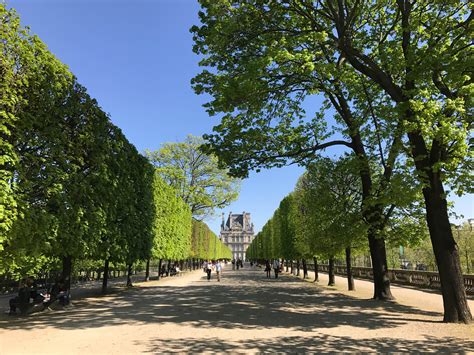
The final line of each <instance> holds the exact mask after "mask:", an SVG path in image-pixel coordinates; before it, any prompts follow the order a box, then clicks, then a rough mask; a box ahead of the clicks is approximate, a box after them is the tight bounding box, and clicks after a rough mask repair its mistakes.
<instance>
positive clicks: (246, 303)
mask: <svg viewBox="0 0 474 355" xmlns="http://www.w3.org/2000/svg"><path fill="white" fill-rule="evenodd" d="M310 276H311V275H310ZM326 280H327V279H326V276H325V275H321V281H320V284H325V283H326V282H327V281H326ZM337 283H338V286H337V287H335V288H327V287H324V286H320V285H316V284H314V283H311V282H307V281H303V280H301V279H299V278H296V277H294V276H292V275H289V274H283V275H281V276H280V277H279V278H278V279H266V278H265V275H264V272H263V271H262V270H261V269H257V268H253V269H250V268H248V267H245V268H244V269H241V270H239V271H232V270H229V268H227V269H226V270H224V273H223V279H222V281H221V282H217V281H216V280H215V278H213V280H211V281H210V282H208V281H207V280H205V274H204V273H203V272H202V271H194V272H190V273H187V274H185V275H183V276H181V277H173V278H165V279H162V280H160V281H151V282H148V283H141V284H136V287H134V288H133V289H130V290H116V291H115V293H114V294H113V295H108V296H103V297H101V296H88V297H84V298H82V299H76V300H75V301H74V303H73V306H71V307H68V308H67V309H65V310H57V311H48V312H43V313H37V314H33V315H31V316H29V317H25V318H12V317H7V316H5V315H2V316H1V317H0V353H2V354H14V353H48V354H55V353H62V354H78V353H82V354H131V353H143V352H154V353H156V352H292V353H295V352H309V351H311V352H340V351H348V352H356V351H364V352H365V351H377V352H391V351H407V352H408V351H409V352H429V351H443V352H450V353H451V352H458V353H459V352H461V353H462V352H474V325H462V324H443V323H442V322H441V319H442V304H441V297H440V296H439V295H438V294H435V293H431V292H422V291H417V290H412V289H406V288H400V287H394V290H393V293H394V295H395V297H397V303H395V302H389V303H386V302H385V303H384V302H378V301H373V300H370V299H369V298H370V296H371V284H370V282H366V281H359V280H357V281H356V287H357V291H356V292H350V293H349V292H348V291H343V290H342V289H343V288H344V287H345V284H344V279H342V278H338V279H337ZM338 287H339V288H340V289H338ZM470 305H471V310H473V311H474V302H473V301H470Z"/></svg>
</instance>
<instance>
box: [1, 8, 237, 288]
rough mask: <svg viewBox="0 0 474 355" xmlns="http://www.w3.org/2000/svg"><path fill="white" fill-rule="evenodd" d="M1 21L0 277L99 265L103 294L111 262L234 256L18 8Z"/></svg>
mask: <svg viewBox="0 0 474 355" xmlns="http://www.w3.org/2000/svg"><path fill="white" fill-rule="evenodd" d="M0 19H1V21H0V33H1V38H2V40H1V41H0V45H1V50H0V56H1V58H0V80H1V85H0V154H1V155H0V185H1V188H0V274H3V275H7V276H8V277H15V278H16V277H19V276H25V275H35V274H37V273H39V272H40V271H44V270H59V269H60V270H62V277H63V278H64V279H65V280H70V278H71V272H72V270H73V261H75V260H79V261H80V264H81V265H85V264H87V263H86V262H85V260H88V261H90V262H91V263H90V265H97V263H98V262H101V264H102V265H103V267H102V269H103V275H104V283H103V289H104V291H105V289H106V287H107V276H108V274H109V273H108V269H109V263H114V264H123V265H127V266H128V269H129V275H130V273H131V269H132V265H133V264H134V263H136V262H137V261H139V260H150V259H152V258H153V259H160V260H162V259H172V260H183V259H186V258H190V257H193V256H195V257H206V258H207V257H209V256H210V254H209V252H207V253H206V252H202V251H201V249H199V248H198V249H193V248H192V246H193V243H197V244H199V243H201V244H202V243H204V244H205V243H208V244H209V243H212V242H214V244H215V245H214V249H213V250H214V254H213V256H215V257H217V256H222V257H224V256H225V255H227V254H228V251H227V250H225V248H224V247H223V246H222V245H221V243H220V241H215V240H214V239H213V237H211V236H209V233H207V234H206V233H204V234H203V233H200V232H199V231H201V230H202V229H203V227H202V226H201V225H198V224H196V227H195V228H194V229H195V230H196V232H195V233H193V228H192V226H193V224H192V214H191V209H190V206H189V205H188V204H187V203H186V202H185V201H183V199H182V198H181V197H180V195H179V193H178V191H177V190H176V189H175V188H174V187H172V186H170V185H169V184H168V183H167V182H165V180H164V179H163V177H162V176H161V175H160V174H159V172H157V171H155V168H154V166H153V165H152V164H151V163H150V162H149V161H148V159H147V158H145V157H143V156H142V155H140V154H139V153H138V152H137V150H136V149H135V147H134V146H133V145H132V144H131V143H130V142H129V141H128V140H127V139H126V137H125V136H124V135H123V133H122V132H121V131H120V129H119V128H118V127H116V126H115V125H113V124H112V123H111V121H110V119H109V117H108V116H107V114H106V113H104V111H103V110H102V109H101V108H100V106H99V105H98V103H97V102H96V101H95V100H94V99H92V98H91V97H90V96H89V95H88V94H87V91H86V89H85V88H84V87H83V86H81V85H80V84H79V83H78V82H77V79H76V78H75V77H74V75H73V74H72V73H71V72H70V71H69V69H68V68H67V67H66V66H65V65H64V64H62V63H61V62H60V61H59V60H58V59H57V58H55V56H54V55H53V54H52V53H50V52H49V51H48V49H47V47H46V46H45V44H44V43H43V42H41V40H40V39H39V38H38V37H36V36H34V35H31V34H30V33H29V32H28V30H27V29H25V28H22V27H21V26H20V20H19V18H18V16H17V15H16V13H15V12H14V11H13V10H8V9H6V7H5V5H1V4H0ZM193 236H194V238H193ZM209 240H211V241H209ZM197 244H196V245H197ZM208 249H209V248H208ZM208 249H206V250H208Z"/></svg>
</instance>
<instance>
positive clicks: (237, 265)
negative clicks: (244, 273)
mask: <svg viewBox="0 0 474 355" xmlns="http://www.w3.org/2000/svg"><path fill="white" fill-rule="evenodd" d="M240 267H244V263H243V261H242V260H241V259H237V260H235V259H232V270H235V268H237V270H239V268H240Z"/></svg>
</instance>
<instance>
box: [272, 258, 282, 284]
mask: <svg viewBox="0 0 474 355" xmlns="http://www.w3.org/2000/svg"><path fill="white" fill-rule="evenodd" d="M273 270H274V271H275V279H278V272H279V271H280V260H278V259H275V260H273Z"/></svg>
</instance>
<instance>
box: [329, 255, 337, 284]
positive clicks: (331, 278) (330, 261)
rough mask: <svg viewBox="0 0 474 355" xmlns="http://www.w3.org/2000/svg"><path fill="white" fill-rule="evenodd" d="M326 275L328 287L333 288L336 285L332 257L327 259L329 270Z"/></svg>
mask: <svg viewBox="0 0 474 355" xmlns="http://www.w3.org/2000/svg"><path fill="white" fill-rule="evenodd" d="M328 274H329V282H328V286H334V285H335V284H336V279H335V277H334V256H331V257H330V258H329V270H328Z"/></svg>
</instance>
